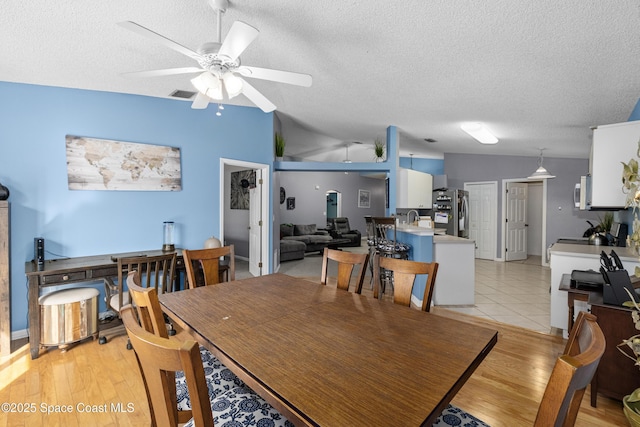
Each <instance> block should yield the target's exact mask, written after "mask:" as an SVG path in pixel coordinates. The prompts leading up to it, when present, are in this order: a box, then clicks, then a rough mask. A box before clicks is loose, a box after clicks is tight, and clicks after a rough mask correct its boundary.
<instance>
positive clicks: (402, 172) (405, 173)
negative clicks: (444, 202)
mask: <svg viewBox="0 0 640 427" xmlns="http://www.w3.org/2000/svg"><path fill="white" fill-rule="evenodd" d="M396 177H397V181H398V184H397V187H396V207H398V208H408V209H431V208H432V202H431V196H432V191H433V176H432V175H431V174H428V173H424V172H418V171H415V170H413V169H404V168H399V169H398V171H397V175H396Z"/></svg>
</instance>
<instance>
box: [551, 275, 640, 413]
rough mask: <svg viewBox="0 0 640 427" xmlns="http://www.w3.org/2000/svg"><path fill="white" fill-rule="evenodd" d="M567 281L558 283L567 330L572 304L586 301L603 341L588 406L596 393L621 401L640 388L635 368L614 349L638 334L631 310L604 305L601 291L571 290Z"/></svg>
mask: <svg viewBox="0 0 640 427" xmlns="http://www.w3.org/2000/svg"><path fill="white" fill-rule="evenodd" d="M570 280H571V276H570V275H569V274H564V275H563V276H562V281H561V283H560V290H561V291H567V292H568V297H569V298H568V300H569V322H570V323H569V327H571V326H572V324H573V302H574V301H575V300H580V301H586V302H587V304H589V305H590V306H591V313H592V314H593V315H595V316H596V317H597V318H598V325H600V329H602V332H603V333H604V336H605V338H606V340H607V346H606V348H605V351H604V354H603V355H602V359H600V364H599V365H598V371H597V372H596V374H595V375H594V377H593V380H592V381H591V406H593V407H595V406H596V402H597V398H598V393H601V394H603V395H605V396H607V397H611V398H613V399H617V400H622V398H623V397H624V396H626V395H627V394H631V392H632V391H633V390H635V389H636V388H640V371H639V370H638V367H637V366H635V365H634V363H633V361H632V360H630V359H628V358H626V357H625V356H624V355H623V354H622V353H620V351H619V350H618V349H617V348H616V347H617V345H618V344H620V343H621V342H622V340H623V339H628V338H629V337H631V336H633V335H636V334H638V333H639V332H640V331H638V330H636V329H635V327H634V325H633V320H632V318H631V309H629V308H626V307H620V306H617V305H611V304H604V302H603V301H602V291H587V290H580V289H576V288H571V287H570Z"/></svg>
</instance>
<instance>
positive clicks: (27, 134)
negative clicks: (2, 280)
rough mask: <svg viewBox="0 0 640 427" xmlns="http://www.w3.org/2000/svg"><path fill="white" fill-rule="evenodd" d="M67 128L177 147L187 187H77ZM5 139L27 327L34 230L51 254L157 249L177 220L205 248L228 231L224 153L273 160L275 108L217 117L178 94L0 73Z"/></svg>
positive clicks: (1, 178)
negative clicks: (71, 85)
mask: <svg viewBox="0 0 640 427" xmlns="http://www.w3.org/2000/svg"><path fill="white" fill-rule="evenodd" d="M67 134H70V135H78V136H87V137H94V138H103V139H113V140H119V141H129V142H138V143H147V144H155V145H165V146H172V147H179V148H180V150H181V161H182V191H178V192H155V191H154V192H140V191H70V190H69V189H68V184H67V167H66V152H65V135H67ZM0 147H1V148H2V152H1V154H0V183H2V184H3V185H5V186H7V187H8V188H9V189H10V191H11V196H10V197H9V202H10V203H11V242H10V244H11V246H10V247H11V310H12V313H11V318H12V326H11V329H12V331H17V330H22V329H26V328H27V291H26V286H25V283H26V278H25V274H24V264H25V262H26V261H30V260H31V259H33V238H34V237H37V236H38V237H44V238H45V241H46V246H45V248H46V250H47V252H48V253H47V254H46V258H47V259H53V258H58V257H74V256H86V255H96V254H104V253H118V252H128V251H137V250H144V249H158V248H161V246H162V222H163V221H167V220H170V221H175V223H176V244H177V246H180V247H202V244H203V241H204V239H206V237H208V236H211V235H217V234H218V233H219V230H220V218H219V212H220V206H219V204H220V194H219V180H220V160H219V159H220V157H225V158H230V159H238V160H245V161H249V162H256V163H265V164H271V163H272V162H273V114H272V113H269V114H265V113H263V112H262V111H261V110H259V109H257V108H250V107H233V106H227V107H226V108H225V110H224V112H223V115H222V117H216V116H215V109H214V108H213V107H209V108H208V109H206V110H192V109H191V105H190V103H189V102H185V101H180V100H170V99H160V98H151V97H144V96H134V95H126V94H117V93H108V92H95V91H85V90H76V89H64V88H57V87H47V86H33V85H24V84H15V83H6V82H0ZM271 240H272V239H271V237H269V241H271ZM269 253H272V250H270V251H269ZM54 254H55V255H54ZM267 265H272V262H271V261H269V262H268V264H267Z"/></svg>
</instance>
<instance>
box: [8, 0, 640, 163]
mask: <svg viewBox="0 0 640 427" xmlns="http://www.w3.org/2000/svg"><path fill="white" fill-rule="evenodd" d="M125 20H130V21H134V22H137V23H138V24H140V25H143V26H145V27H147V28H150V29H152V30H154V31H156V32H157V33H160V34H162V35H164V36H165V37H167V38H170V39H172V40H175V41H176V42H178V43H180V44H182V45H184V46H187V47H189V48H191V49H194V50H195V49H197V48H198V46H199V45H200V44H202V43H203V42H205V41H213V40H215V34H216V15H215V12H214V11H213V10H212V9H211V7H210V6H209V5H208V3H207V1H206V0H190V1H175V0H154V1H151V0H136V1H130V0H111V1H102V2H94V1H78V0H59V1H56V2H52V1H44V0H29V1H17V0H3V1H2V3H1V4H0V39H1V40H2V43H0V57H1V58H2V60H1V61H0V80H2V81H10V82H23V83H32V84H41V85H53V86H62V87H74V88H83V89H95V90H101V91H111V92H122V93H132V94H141V95H148V96H155V97H167V96H168V95H169V94H170V93H171V92H173V91H174V90H176V89H182V90H193V88H192V87H191V84H190V82H189V78H190V76H187V75H182V76H171V77H159V78H146V79H131V78H125V77H123V76H122V75H121V73H124V72H129V71H140V70H148V69H160V68H172V67H186V66H193V65H196V64H195V63H194V62H193V61H192V60H191V59H189V58H187V57H186V56H182V55H181V54H179V53H177V52H175V51H173V50H170V49H168V48H166V47H165V46H162V45H159V44H156V43H154V42H153V41H151V40H147V39H145V38H143V37H140V36H139V35H137V34H134V33H132V32H130V31H127V30H126V29H123V28H121V27H119V26H117V25H116V23H117V22H120V21H125ZM235 20H241V21H244V22H246V23H248V24H250V25H252V26H254V27H256V28H257V29H259V30H260V35H259V36H258V38H257V39H256V40H255V41H254V42H253V43H252V44H251V45H250V46H249V47H248V48H247V50H246V51H245V52H244V53H243V54H242V57H241V59H242V63H243V64H245V65H253V66H258V67H265V68H275V69H281V70H288V71H296V72H302V73H308V74H311V75H312V76H313V79H314V80H313V86H312V87H311V88H303V87H297V86H289V85H286V84H281V83H273V82H266V81H262V80H255V79H253V80H250V81H251V83H252V84H253V85H254V86H255V87H256V88H257V89H258V90H260V91H261V92H262V93H263V94H264V95H265V96H267V97H268V98H269V99H270V100H271V101H272V102H273V103H275V104H276V105H277V107H278V109H277V113H278V115H279V116H280V117H281V118H282V120H283V123H284V124H285V126H288V124H289V123H295V124H296V126H297V127H300V128H304V129H309V130H311V131H313V132H316V133H321V134H323V135H326V141H323V140H322V138H321V139H319V140H318V139H313V138H296V137H293V138H288V140H287V154H289V155H294V156H295V155H297V154H299V153H306V152H313V153H314V155H315V156H316V157H317V155H318V153H321V152H322V151H323V150H324V151H329V150H335V148H336V147H344V145H345V144H346V143H349V142H352V141H362V142H364V144H362V145H356V146H353V151H352V152H351V151H350V155H351V156H353V157H354V158H355V157H357V154H358V150H363V149H364V148H367V149H368V150H370V146H371V145H370V144H372V142H373V140H374V138H375V137H376V136H378V137H384V135H385V129H386V127H387V126H388V125H396V126H397V127H398V129H399V131H400V137H401V139H400V148H401V154H403V155H405V156H406V155H408V154H409V153H412V154H414V155H415V156H417V157H441V155H442V153H445V152H449V153H482V154H508V155H524V156H537V155H538V152H539V149H540V148H545V149H546V151H545V156H548V157H574V158H587V157H588V155H589V146H590V135H591V131H590V129H589V127H590V126H593V125H601V124H608V123H616V122H620V121H626V120H627V119H628V117H629V114H630V113H631V111H632V110H633V108H634V106H635V104H636V102H637V101H638V98H640V2H639V1H638V0H597V1H595V0H563V1H558V0H536V1H520V0H518V1H513V0H484V1H454V0H430V1H425V0H404V1H395V2H394V1H380V0H344V1H333V0H329V1H328V0H323V1H300V0H273V1H270V2H266V1H250V0H235V1H231V4H230V7H229V9H228V10H227V12H226V13H225V14H224V15H223V18H222V36H223V38H224V36H225V35H226V33H227V31H228V29H229V27H230V26H231V24H232V23H233V22H234V21H235ZM34 102H37V100H34ZM230 103H231V104H237V105H251V104H250V103H249V102H248V101H247V100H246V99H245V98H244V97H243V96H242V95H241V96H238V97H237V98H234V99H233V100H232V102H230ZM209 108H210V110H211V111H212V120H214V119H215V117H214V115H213V111H214V106H210V107H209ZM464 121H482V122H484V123H485V124H486V125H487V127H488V128H489V129H491V130H492V131H493V133H494V134H495V135H496V136H497V137H498V138H499V139H500V142H499V143H498V144H497V145H494V146H482V145H480V144H479V143H477V142H475V140H473V139H471V138H470V137H468V136H466V134H464V133H462V131H461V130H460V129H459V124H460V123H461V122H464ZM424 138H433V139H435V140H436V141H437V142H435V143H431V144H428V143H426V142H424ZM318 141H320V142H318ZM305 144H307V146H305ZM309 144H311V146H309ZM342 151H343V149H342V148H341V152H342ZM369 152H370V151H369ZM310 158H312V159H315V157H313V156H311V157H310Z"/></svg>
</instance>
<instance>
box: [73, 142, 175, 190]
mask: <svg viewBox="0 0 640 427" xmlns="http://www.w3.org/2000/svg"><path fill="white" fill-rule="evenodd" d="M66 145H67V176H68V179H69V189H70V190H129V191H180V190H182V176H181V172H180V149H179V148H175V147H165V146H162V145H150V144H139V143H135V142H122V141H111V140H108V139H95V138H87V137H81V136H73V135H67V136H66Z"/></svg>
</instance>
